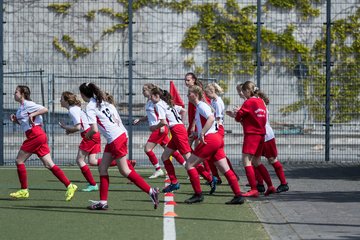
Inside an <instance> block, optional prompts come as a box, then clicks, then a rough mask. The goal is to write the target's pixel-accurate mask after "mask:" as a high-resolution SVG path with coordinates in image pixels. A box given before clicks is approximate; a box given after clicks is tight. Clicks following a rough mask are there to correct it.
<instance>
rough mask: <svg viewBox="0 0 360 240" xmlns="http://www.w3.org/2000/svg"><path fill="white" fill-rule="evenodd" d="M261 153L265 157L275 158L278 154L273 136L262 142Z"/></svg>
mask: <svg viewBox="0 0 360 240" xmlns="http://www.w3.org/2000/svg"><path fill="white" fill-rule="evenodd" d="M262 155H263V156H264V157H266V158H276V157H277V155H278V151H277V148H276V143H275V138H273V139H271V140H269V141H267V142H264V148H263V151H262Z"/></svg>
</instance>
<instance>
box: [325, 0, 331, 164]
mask: <svg viewBox="0 0 360 240" xmlns="http://www.w3.org/2000/svg"><path fill="white" fill-rule="evenodd" d="M330 81H331V0H327V1H326V105H325V109H326V116H325V161H330Z"/></svg>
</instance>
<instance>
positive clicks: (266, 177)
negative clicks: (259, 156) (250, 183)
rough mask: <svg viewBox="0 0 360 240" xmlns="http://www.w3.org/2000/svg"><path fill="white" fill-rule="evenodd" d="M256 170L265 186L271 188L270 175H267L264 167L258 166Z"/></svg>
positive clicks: (262, 165)
mask: <svg viewBox="0 0 360 240" xmlns="http://www.w3.org/2000/svg"><path fill="white" fill-rule="evenodd" d="M256 168H257V169H258V170H259V172H260V174H261V176H262V178H263V179H264V181H265V182H266V185H267V186H268V187H271V186H272V181H271V178H270V174H269V172H268V170H267V169H266V167H265V166H264V164H260V165H259V166H257V167H256Z"/></svg>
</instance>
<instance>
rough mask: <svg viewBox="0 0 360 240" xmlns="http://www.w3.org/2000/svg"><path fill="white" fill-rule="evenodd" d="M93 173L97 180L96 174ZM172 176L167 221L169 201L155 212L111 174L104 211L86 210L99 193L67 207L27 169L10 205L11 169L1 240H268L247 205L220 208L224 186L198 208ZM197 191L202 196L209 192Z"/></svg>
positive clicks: (60, 191) (57, 190)
mask: <svg viewBox="0 0 360 240" xmlns="http://www.w3.org/2000/svg"><path fill="white" fill-rule="evenodd" d="M63 170H64V171H65V173H66V175H67V176H68V177H69V178H70V179H71V180H72V182H73V183H75V184H76V185H78V187H79V189H81V188H82V187H84V186H85V184H86V183H85V180H84V178H83V176H82V174H81V172H80V170H79V169H77V168H63ZM92 170H93V173H94V177H95V179H98V173H97V169H96V168H92ZM137 171H138V172H139V173H140V174H141V175H142V176H144V177H145V178H146V179H147V177H148V176H150V175H151V173H152V169H141V168H140V169H137ZM177 172H178V173H179V180H180V183H181V188H180V190H178V191H177V192H176V193H175V194H174V196H173V198H174V201H175V202H176V204H175V205H174V206H173V207H174V208H173V209H174V210H173V211H171V214H176V215H177V216H176V217H166V216H164V215H169V212H164V206H166V205H168V204H166V203H168V200H167V198H165V196H164V194H160V206H159V208H158V209H157V210H154V209H153V204H152V203H151V200H150V198H149V197H148V195H147V194H145V193H143V192H141V191H140V190H139V189H138V188H137V187H136V186H134V185H133V184H127V182H128V180H127V179H126V178H123V177H121V176H120V174H119V172H118V171H117V170H116V169H110V172H109V175H110V191H109V199H108V201H109V209H108V210H107V211H90V210H87V209H86V206H88V205H89V202H88V200H90V199H91V200H98V199H99V193H98V192H91V193H86V192H81V191H78V192H77V193H76V195H75V197H74V199H73V200H72V201H71V202H66V201H65V197H64V194H65V187H64V186H63V185H62V184H61V183H60V182H59V181H57V179H56V178H55V177H54V176H53V175H52V174H51V172H50V171H48V170H46V169H44V168H29V169H28V180H29V190H30V198H29V199H26V200H13V199H11V198H10V197H9V193H10V192H13V191H15V190H17V189H18V188H19V183H18V178H17V173H16V169H15V168H9V167H6V168H0V200H1V202H0V208H1V210H0V226H1V236H0V239H9V240H10V239H11V240H17V239H22V240H23V239H27V240H29V239H38V240H41V239H67V240H70V239H87V240H90V239H146V240H151V239H166V240H168V239H169V240H170V239H180V240H181V239H184V240H185V239H186V240H191V239H221V240H225V239H269V236H268V235H267V233H266V232H265V230H264V228H263V226H262V225H261V223H260V222H259V220H258V219H257V217H256V215H255V214H254V212H253V211H252V209H251V208H250V206H249V203H248V202H246V203H245V204H243V205H225V204H224V203H225V202H226V201H227V200H230V199H231V198H232V194H231V190H230V188H229V186H228V185H224V184H223V185H220V186H219V187H218V189H217V191H216V193H215V194H214V195H212V196H208V195H207V194H205V200H204V202H203V203H200V204H194V205H187V204H185V203H183V201H184V200H185V199H187V198H189V197H190V196H191V194H192V188H191V185H190V182H189V180H187V179H186V173H185V171H184V170H183V169H182V168H179V169H177ZM147 180H149V179H147ZM149 183H150V184H151V185H153V186H158V187H160V188H162V187H164V184H165V183H164V178H158V179H153V180H149ZM202 187H203V191H204V193H207V191H208V189H209V187H208V186H206V185H202ZM241 187H242V190H243V191H244V190H245V188H244V186H241ZM165 200H166V201H165ZM171 214H170V215H171Z"/></svg>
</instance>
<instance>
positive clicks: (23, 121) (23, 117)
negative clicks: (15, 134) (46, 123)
mask: <svg viewBox="0 0 360 240" xmlns="http://www.w3.org/2000/svg"><path fill="white" fill-rule="evenodd" d="M43 108H44V106H42V105H39V104H36V103H34V102H33V101H29V100H24V102H23V103H22V104H21V105H20V107H19V109H18V110H17V111H16V118H17V120H18V122H19V124H20V126H21V130H22V131H23V132H26V131H27V130H29V129H31V128H32V127H33V126H38V125H42V123H43V118H42V116H41V115H38V116H36V117H35V119H34V120H33V122H34V124H33V125H32V124H30V121H29V115H30V113H33V112H36V111H38V110H40V109H43Z"/></svg>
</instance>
